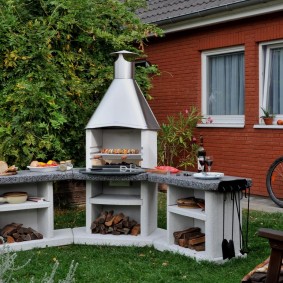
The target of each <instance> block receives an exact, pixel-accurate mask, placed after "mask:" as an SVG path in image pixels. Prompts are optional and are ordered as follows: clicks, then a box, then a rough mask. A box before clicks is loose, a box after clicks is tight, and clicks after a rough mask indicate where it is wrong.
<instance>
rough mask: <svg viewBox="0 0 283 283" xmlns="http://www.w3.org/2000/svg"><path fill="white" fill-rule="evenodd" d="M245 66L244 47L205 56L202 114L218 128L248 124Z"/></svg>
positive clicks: (208, 53)
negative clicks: (209, 118)
mask: <svg viewBox="0 0 283 283" xmlns="http://www.w3.org/2000/svg"><path fill="white" fill-rule="evenodd" d="M244 63H245V62H244V48H243V47H234V48H227V49H218V50H214V51H207V52H203V53H202V115H203V116H204V117H205V118H208V117H211V118H212V120H213V124H214V126H217V125H219V126H225V125H226V126H227V125H228V126H233V124H234V126H235V127H237V126H239V125H241V126H243V125H244V111H245V109H244V105H245V103H244V102H245V79H244ZM204 123H205V122H204Z"/></svg>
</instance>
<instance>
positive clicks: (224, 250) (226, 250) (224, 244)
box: [222, 193, 229, 259]
mask: <svg viewBox="0 0 283 283" xmlns="http://www.w3.org/2000/svg"><path fill="white" fill-rule="evenodd" d="M225 202H226V193H224V194H223V240H222V256H223V259H226V258H228V257H229V247H228V241H227V239H224V232H225Z"/></svg>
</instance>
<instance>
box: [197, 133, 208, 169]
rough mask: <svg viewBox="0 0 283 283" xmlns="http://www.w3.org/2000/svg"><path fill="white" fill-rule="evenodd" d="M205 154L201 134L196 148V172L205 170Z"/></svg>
mask: <svg viewBox="0 0 283 283" xmlns="http://www.w3.org/2000/svg"><path fill="white" fill-rule="evenodd" d="M205 156H206V151H205V149H204V146H203V136H200V142H199V148H198V159H197V161H198V172H202V171H205Z"/></svg>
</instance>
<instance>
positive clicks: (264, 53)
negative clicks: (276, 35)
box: [259, 41, 283, 119]
mask: <svg viewBox="0 0 283 283" xmlns="http://www.w3.org/2000/svg"><path fill="white" fill-rule="evenodd" d="M282 78H283V41H282V42H278V41H277V42H272V43H264V44H261V45H260V103H259V105H260V107H262V108H265V109H267V110H269V112H270V113H272V114H275V115H276V118H281V119H282V118H283V79H282ZM261 115H262V110H261V109H259V116H261Z"/></svg>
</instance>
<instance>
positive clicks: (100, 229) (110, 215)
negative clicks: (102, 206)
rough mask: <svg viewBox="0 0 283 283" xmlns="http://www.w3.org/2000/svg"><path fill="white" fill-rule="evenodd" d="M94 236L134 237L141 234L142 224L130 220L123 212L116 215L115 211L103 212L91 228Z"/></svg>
mask: <svg viewBox="0 0 283 283" xmlns="http://www.w3.org/2000/svg"><path fill="white" fill-rule="evenodd" d="M90 229H91V231H92V233H93V234H112V235H121V234H123V235H128V234H130V235H133V236H137V235H138V234H140V224H138V223H137V222H136V221H135V220H130V218H129V216H125V215H124V214H123V213H122V212H120V213H118V214H114V211H113V210H111V211H109V212H108V211H103V212H101V214H100V216H99V217H97V218H96V219H95V220H94V221H93V223H92V224H91V227H90Z"/></svg>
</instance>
